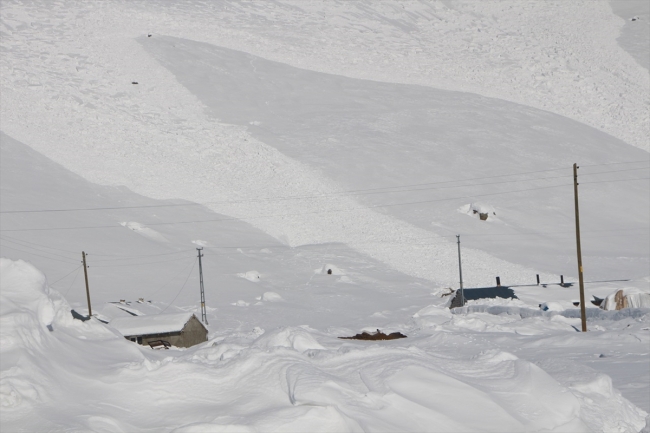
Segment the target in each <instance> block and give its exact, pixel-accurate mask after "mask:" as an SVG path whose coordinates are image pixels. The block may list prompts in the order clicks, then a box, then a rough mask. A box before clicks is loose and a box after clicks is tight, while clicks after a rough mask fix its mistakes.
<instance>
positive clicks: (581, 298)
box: [573, 164, 587, 332]
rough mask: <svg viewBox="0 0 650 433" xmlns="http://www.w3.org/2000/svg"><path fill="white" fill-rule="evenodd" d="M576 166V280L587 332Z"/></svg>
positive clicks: (583, 328) (582, 316)
mask: <svg viewBox="0 0 650 433" xmlns="http://www.w3.org/2000/svg"><path fill="white" fill-rule="evenodd" d="M578 168H579V167H578V164H573V195H574V197H575V202H576V212H575V213H576V249H577V251H578V280H579V281H580V317H581V319H582V332H587V312H586V308H585V282H584V278H583V277H582V249H581V248H580V211H579V210H578Z"/></svg>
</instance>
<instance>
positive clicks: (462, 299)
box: [456, 235, 465, 307]
mask: <svg viewBox="0 0 650 433" xmlns="http://www.w3.org/2000/svg"><path fill="white" fill-rule="evenodd" d="M456 240H457V241H458V276H459V277H460V306H461V307H464V306H465V291H464V290H463V267H462V266H461V264H460V235H456Z"/></svg>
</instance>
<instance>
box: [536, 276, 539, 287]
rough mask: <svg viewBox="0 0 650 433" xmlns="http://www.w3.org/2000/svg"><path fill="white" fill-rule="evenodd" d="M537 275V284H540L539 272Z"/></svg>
mask: <svg viewBox="0 0 650 433" xmlns="http://www.w3.org/2000/svg"><path fill="white" fill-rule="evenodd" d="M536 276H537V285H538V286H539V274H536Z"/></svg>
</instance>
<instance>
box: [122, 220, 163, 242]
mask: <svg viewBox="0 0 650 433" xmlns="http://www.w3.org/2000/svg"><path fill="white" fill-rule="evenodd" d="M120 225H121V226H122V227H126V228H127V229H129V230H133V231H134V232H136V233H137V234H139V235H140V236H144V237H145V238H147V239H150V240H152V241H156V242H169V241H168V240H167V238H166V237H164V236H163V235H161V234H160V233H158V232H157V231H156V230H154V229H151V228H149V227H147V226H145V225H144V224H140V223H138V222H135V221H124V222H121V223H120Z"/></svg>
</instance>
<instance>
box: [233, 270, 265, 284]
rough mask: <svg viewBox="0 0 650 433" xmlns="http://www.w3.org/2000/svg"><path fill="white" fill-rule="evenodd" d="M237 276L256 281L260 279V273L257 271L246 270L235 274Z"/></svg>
mask: <svg viewBox="0 0 650 433" xmlns="http://www.w3.org/2000/svg"><path fill="white" fill-rule="evenodd" d="M237 276H238V277H241V278H244V279H246V280H248V281H252V282H254V283H257V282H258V281H259V280H260V273H259V272H257V271H248V272H242V273H239V274H237Z"/></svg>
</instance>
